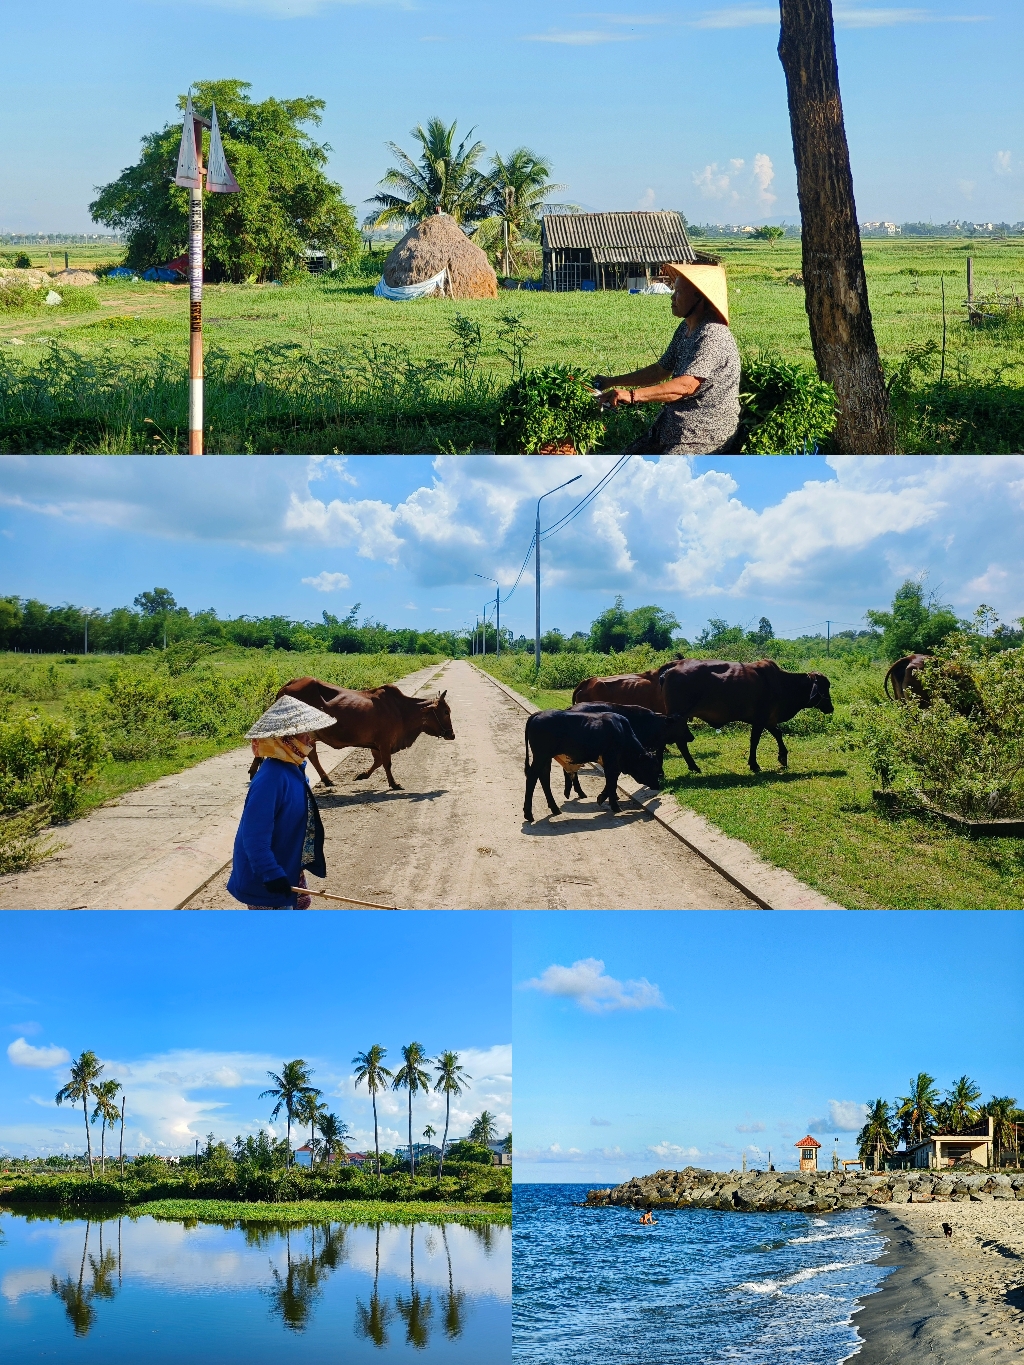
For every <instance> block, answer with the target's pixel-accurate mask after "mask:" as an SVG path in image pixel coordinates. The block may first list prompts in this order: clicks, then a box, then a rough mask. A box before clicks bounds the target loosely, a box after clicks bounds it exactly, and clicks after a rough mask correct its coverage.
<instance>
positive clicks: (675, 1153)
mask: <svg viewBox="0 0 1024 1365" xmlns="http://www.w3.org/2000/svg"><path fill="white" fill-rule="evenodd" d="M647 1150H648V1151H649V1152H650V1153H651V1155H652V1156H657V1157H660V1158H661V1159H662V1160H663V1161H665V1160H669V1161H682V1159H683V1158H684V1157H693V1156H700V1148H699V1147H680V1146H679V1145H678V1144H677V1143H675V1142H656V1143H654V1144H653V1145H652V1146H650V1147H648V1148H647Z"/></svg>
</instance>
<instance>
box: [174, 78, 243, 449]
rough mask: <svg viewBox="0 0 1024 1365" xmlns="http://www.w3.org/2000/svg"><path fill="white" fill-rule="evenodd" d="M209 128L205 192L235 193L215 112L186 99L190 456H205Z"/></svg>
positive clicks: (183, 177) (179, 181) (181, 154)
mask: <svg viewBox="0 0 1024 1365" xmlns="http://www.w3.org/2000/svg"><path fill="white" fill-rule="evenodd" d="M204 128H209V130H210V159H209V163H208V165H207V168H206V172H205V174H206V188H207V191H208V192H209V193H210V194H237V193H238V188H239V187H238V181H237V180H236V179H235V177H234V176H233V175H232V174H231V170H230V168H229V166H228V163H227V161H226V160H225V158H224V146H223V143H222V142H221V137H220V129H219V128H218V127H217V108H216V106H214V107H213V110H212V119H205V118H201V117H200V116H199V115H198V114H197V113H195V111H194V110H193V108H192V95H191V94H189V95H188V96H187V98H186V100H185V118H184V122H183V123H182V128H181V146H180V147H179V149H178V169H177V172H176V174H175V176H174V183H175V184H176V185H180V186H181V187H182V188H183V189H187V190H188V192H189V219H188V298H189V348H188V453H189V454H190V455H202V453H203V174H204V172H203V129H204Z"/></svg>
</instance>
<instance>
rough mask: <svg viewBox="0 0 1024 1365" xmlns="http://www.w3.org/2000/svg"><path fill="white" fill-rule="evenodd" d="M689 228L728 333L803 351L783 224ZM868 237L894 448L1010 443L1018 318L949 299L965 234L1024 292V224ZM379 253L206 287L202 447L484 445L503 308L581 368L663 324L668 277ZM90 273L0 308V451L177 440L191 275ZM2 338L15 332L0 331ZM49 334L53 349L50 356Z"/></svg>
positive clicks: (629, 426)
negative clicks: (635, 291)
mask: <svg viewBox="0 0 1024 1365" xmlns="http://www.w3.org/2000/svg"><path fill="white" fill-rule="evenodd" d="M700 245H701V246H702V247H707V248H709V249H711V250H713V251H715V252H716V253H717V254H719V255H720V256H721V258H722V260H723V262H724V264H725V265H726V268H727V269H728V271H729V276H730V308H731V313H732V324H733V330H734V332H735V334H736V337H737V340H738V342H739V343H740V346H741V348H742V349H744V350H746V351H748V352H751V353H752V352H756V351H757V350H759V349H761V348H768V349H771V350H774V351H776V352H778V353H779V354H780V355H782V357H783V358H785V359H787V360H795V361H800V362H802V363H804V364H813V356H812V352H811V346H810V337H809V333H808V327H807V317H806V312H805V309H804V291H803V289H802V288H801V287H799V286H796V285H793V284H790V283H788V282H787V281H788V277H789V276H790V275H792V274H795V273H798V272H799V270H800V244H799V242H798V241H794V240H789V241H786V240H784V241H782V242H780V243H778V244H777V245H776V247H775V248H774V249H773V248H769V247H767V246H766V245H764V244H761V243H758V244H756V245H755V244H754V243H751V242H746V241H736V240H734V239H728V240H725V241H715V242H712V241H703V240H702V241H701V243H700ZM863 246H864V256H865V268H866V271H867V275H868V285H869V291H870V297H871V307H872V316H873V319H874V324H875V330H876V334H877V337H878V342H879V347H880V350H881V353H882V358H883V362H884V363H885V364H886V366H887V367H888V369H889V371H890V373H892V372H895V371H896V370H897V369H899V368H900V367H903V368H904V370H905V371H906V374H905V379H904V381H903V382H902V383H901V385H900V386H898V387H899V395H898V399H897V405H896V407H897V417H898V423H899V429H900V438H901V442H902V446H903V448H904V449H905V450H907V451H910V452H913V451H930V452H935V453H943V452H953V451H962V452H971V451H977V452H985V453H994V452H999V451H1010V450H1015V451H1019V450H1021V449H1022V448H1024V403H1022V401H1021V398H1022V390H1024V347H1022V342H1021V329H1020V328H1019V327H1017V326H1014V325H1010V324H1007V325H992V326H986V327H984V328H980V329H972V328H971V327H970V326H969V325H968V324H967V321H966V310H965V308H964V305H963V299H964V294H965V278H964V277H965V269H966V264H965V263H966V258H967V256H968V254H970V255H972V256H973V257H974V261H975V280H976V289H977V291H978V293H979V294H993V293H995V292H997V291H999V292H1002V293H1003V294H1006V293H1009V292H1018V293H1020V292H1024V238H1009V239H1006V240H1005V241H975V242H969V243H967V242H964V241H945V240H933V239H906V240H903V241H881V240H876V239H867V240H865V242H864V244H863ZM376 264H379V262H377V263H376ZM376 264H374V265H373V266H372V268H371V269H370V270H369V271H368V273H367V274H365V275H362V276H355V277H353V278H350V279H341V278H337V277H333V276H316V277H314V276H310V277H309V278H308V279H304V280H302V281H300V282H298V283H296V284H293V285H284V286H280V287H274V286H270V285H210V286H208V287H207V289H206V304H205V313H206V326H207V328H208V335H207V346H208V355H209V363H208V384H207V406H208V421H209V432H208V448H209V449H210V450H211V451H212V452H215V453H247V452H250V453H265V452H270V451H283V452H313V453H315V452H322V453H331V452H333V451H335V450H337V451H338V452H339V453H354V452H358V451H364V452H370V453H385V452H393V453H403V452H413V451H426V452H435V451H437V452H453V453H459V452H468V451H471V450H487V449H493V445H494V435H495V425H494V422H495V418H494V406H495V401H496V394H497V392H498V390H499V389H500V387H501V386H502V385H504V384H505V383H506V382H507V381H508V378H509V377H510V370H509V367H508V364H507V362H506V360H505V359H504V358H503V357H502V355H501V354H500V351H499V344H500V343H499V339H498V329H499V325H500V323H499V319H500V317H501V315H502V314H504V313H508V312H512V313H515V314H517V315H518V316H520V317H521V318H522V319H523V322H524V323H525V325H526V326H527V327H528V328H529V329H530V330H531V331H533V332H534V333H535V334H536V341H535V342H534V343H533V345H532V346H531V347H530V349H529V350H528V351H527V354H526V363H527V364H528V365H543V364H551V363H555V362H569V363H570V364H573V365H578V366H579V367H580V368H581V369H582V370H584V371H587V372H595V371H600V372H604V373H609V372H612V373H614V372H618V371H621V370H625V369H629V368H632V367H635V366H641V365H646V364H648V363H650V362H651V361H652V360H655V359H657V358H658V357H659V356H660V355H661V353H662V352H663V350H664V348H665V345H666V344H667V342H668V340H669V338H670V336H671V334H672V331H673V328H674V320H673V319H672V317H671V314H670V313H669V311H668V307H667V304H666V301H665V299H664V297H663V296H656V295H655V296H643V295H629V294H625V293H618V292H610V293H599V292H595V293H592V294H584V293H567V294H545V293H541V292H518V291H517V292H506V291H502V294H501V297H500V298H498V299H496V300H465V301H452V300H436V299H424V300H420V301H416V302H413V303H409V304H402V305H396V304H390V303H387V302H385V301H382V300H379V299H376V298H374V297H373V295H372V284H373V279H372V277H371V276H372V274H373V272H374V270H375V268H376ZM943 277H944V278H945V281H946V300H947V322H948V327H947V333H948V341H947V355H946V369H945V378H944V382H943V383H941V384H940V382H939V370H938V356H937V354H936V353H935V348H937V347H938V346H939V344H940V342H941V338H942V305H941V297H940V286H941V282H942V279H943ZM86 292H89V291H86ZM91 292H92V293H93V294H95V295H97V297H98V300H99V306H98V307H97V308H96V309H94V310H91V311H88V312H82V313H76V314H70V313H69V314H67V315H62V316H50V315H51V314H57V313H59V311H60V310H59V309H46V310H42V311H41V312H37V311H31V312H30V313H26V314H24V315H19V316H12V315H6V314H5V315H3V316H2V317H0V357H2V359H0V451H2V450H7V451H21V450H24V451H29V450H39V451H43V450H46V451H54V452H69V453H72V452H100V453H108V452H109V453H119V452H120V453H123V452H127V451H137V450H144V449H145V450H155V451H175V450H180V449H182V448H183V443H184V440H185V428H186V413H187V386H186V371H185V359H184V358H185V356H186V354H187V307H186V300H187V291H186V290H185V289H184V288H183V287H180V286H177V285H164V284H152V283H145V282H139V283H136V284H131V283H127V282H110V283H103V284H102V285H101V286H99V287H98V289H96V290H93V291H91ZM44 314H45V315H44ZM456 314H461V315H462V316H464V317H466V318H468V319H469V320H470V322H471V323H474V324H479V327H480V332H481V344H480V348H479V352H478V354H474V356H473V357H471V364H468V366H467V365H463V366H462V368H461V369H459V367H458V366H456V367H455V371H452V369H451V366H452V360H453V350H452V340H451V338H452V332H451V323H452V321H453V320H454V318H455V316H456ZM12 340H14V341H19V342H24V343H25V345H23V346H17V347H11V346H10V345H9V344H2V343H4V342H7V343H9V342H10V341H12ZM55 342H56V343H57V345H55V344H54V343H55ZM929 345H931V346H932V347H933V349H932V351H931V352H926V351H925V349H923V348H926V347H928V346H929ZM68 349H70V350H72V351H73V352H74V353H75V355H76V356H77V357H79V359H78V360H77V361H74V360H72V359H71V358H70V357H69V356H68V355H67V351H68ZM59 352H64V359H63V360H61V359H60V356H59V355H58V356H57V359H56V360H55V353H59ZM47 357H49V360H48V361H47ZM47 363H49V365H50V369H51V371H52V374H51V375H50V377H49V378H46V377H45V376H46V366H47ZM33 375H35V376H37V381H38V382H36V383H35V385H34V386H33V382H32V376H33ZM4 376H6V377H4ZM97 376H99V377H100V378H99V380H97ZM44 380H45V382H44ZM5 395H6V396H5ZM146 417H149V418H150V419H151V423H149V424H147V423H146V422H145V418H146ZM638 420H639V419H637V416H636V414H631V415H628V416H623V417H622V418H620V419H617V420H616V424H615V425H613V426H611V427H610V428H609V432H608V434H607V437H606V440H605V445H604V448H606V449H610V450H617V449H622V448H623V446H624V445H625V444H627V443H628V439H631V437H632V434H633V432H634V429H635V427H636V424H637V422H638ZM154 438H155V439H154Z"/></svg>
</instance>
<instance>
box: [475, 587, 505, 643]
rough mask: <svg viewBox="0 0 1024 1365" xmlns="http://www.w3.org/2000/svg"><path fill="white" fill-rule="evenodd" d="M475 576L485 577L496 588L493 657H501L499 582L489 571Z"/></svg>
mask: <svg viewBox="0 0 1024 1365" xmlns="http://www.w3.org/2000/svg"><path fill="white" fill-rule="evenodd" d="M475 577H476V578H485V579H486V580H487V582H488V583H493V584H494V586H495V588H496V589H497V593H498V595H497V597H495V599H494V601H495V605H496V607H497V614H496V618H495V626H496V628H497V632H498V643H497V647H496V648H495V651H494V655H495V658H500V657H501V584H500V583H499V582H498V580H497V579H496V578H492V577H491V575H490V574H489V573H478V574H476V575H475ZM485 638H486V637H485ZM485 652H486V651H485Z"/></svg>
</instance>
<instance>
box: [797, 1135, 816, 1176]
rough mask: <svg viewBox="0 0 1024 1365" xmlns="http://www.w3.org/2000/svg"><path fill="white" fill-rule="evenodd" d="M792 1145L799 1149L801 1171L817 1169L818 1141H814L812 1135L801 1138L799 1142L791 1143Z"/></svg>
mask: <svg viewBox="0 0 1024 1365" xmlns="http://www.w3.org/2000/svg"><path fill="white" fill-rule="evenodd" d="M793 1146H794V1147H799V1149H800V1169H801V1170H802V1171H816V1170H817V1169H818V1148H819V1147H820V1146H821V1143H820V1142H815V1140H814V1138H812V1137H805V1138H801V1139H800V1141H799V1142H794V1143H793Z"/></svg>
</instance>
